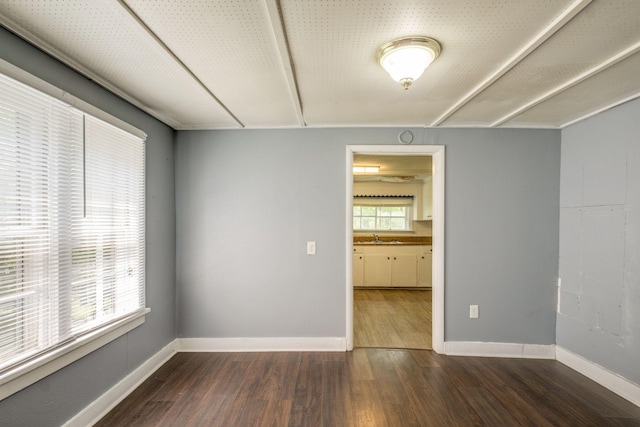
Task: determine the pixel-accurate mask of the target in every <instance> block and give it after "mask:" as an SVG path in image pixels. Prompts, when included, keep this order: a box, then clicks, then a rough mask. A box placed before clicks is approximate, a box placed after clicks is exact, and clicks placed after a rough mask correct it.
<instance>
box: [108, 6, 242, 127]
mask: <svg viewBox="0 0 640 427" xmlns="http://www.w3.org/2000/svg"><path fill="white" fill-rule="evenodd" d="M118 3H119V4H120V6H122V8H123V9H124V10H126V11H127V13H128V14H129V15H130V16H131V17H132V18H133V19H135V20H136V22H137V23H138V24H139V25H140V26H141V27H142V28H143V29H144V30H145V31H146V32H147V34H149V35H150V36H151V38H153V40H155V42H156V43H158V44H159V45H160V47H162V49H164V51H165V52H166V53H167V54H168V55H169V56H171V58H172V59H173V60H174V61H176V63H177V64H178V65H180V67H181V68H182V69H183V70H184V71H185V72H186V73H187V74H189V76H190V77H191V78H192V79H193V80H195V82H196V83H198V85H199V86H200V87H202V89H204V90H205V92H207V93H208V94H209V96H211V97H212V98H213V99H214V100H215V101H216V102H217V103H218V105H220V108H222V109H223V110H224V111H225V112H226V113H227V114H229V116H231V118H233V120H235V122H236V123H238V125H239V126H240V127H242V128H244V127H245V125H244V123H242V121H240V119H238V117H236V115H235V114H233V113H232V112H231V110H229V109H228V108H227V106H226V105H225V104H224V103H223V102H222V101H220V99H218V97H217V96H216V95H215V94H214V93H213V92H211V90H210V89H209V88H208V87H207V85H205V84H204V83H203V82H202V80H200V79H199V78H198V76H196V75H195V74H194V73H193V71H191V69H190V68H189V67H187V65H186V64H185V63H184V62H182V61H181V60H180V58H178V56H177V55H176V54H175V53H173V51H172V50H171V49H170V48H169V46H167V45H166V44H165V43H164V42H163V41H162V40H161V39H160V37H158V36H157V35H156V33H155V32H153V30H152V29H151V28H149V26H148V25H147V24H146V23H145V22H144V21H143V20H142V19H141V18H140V17H139V16H138V14H136V13H135V12H134V11H133V9H131V8H130V7H129V5H128V4H127V3H126V2H125V0H118Z"/></svg>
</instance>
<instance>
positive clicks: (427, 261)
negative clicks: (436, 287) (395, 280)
mask: <svg viewBox="0 0 640 427" xmlns="http://www.w3.org/2000/svg"><path fill="white" fill-rule="evenodd" d="M432 261H433V255H432V252H431V246H425V251H424V253H423V254H421V255H419V256H418V286H419V287H423V288H430V287H431V284H432V281H433V278H432V277H433V273H432Z"/></svg>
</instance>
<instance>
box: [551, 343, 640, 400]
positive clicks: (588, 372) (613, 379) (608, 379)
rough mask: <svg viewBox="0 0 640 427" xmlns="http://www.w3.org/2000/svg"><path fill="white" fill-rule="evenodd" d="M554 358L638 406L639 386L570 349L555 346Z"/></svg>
mask: <svg viewBox="0 0 640 427" xmlns="http://www.w3.org/2000/svg"><path fill="white" fill-rule="evenodd" d="M556 359H557V360H558V362H560V363H563V364H565V365H567V366H568V367H570V368H571V369H573V370H575V371H578V372H580V373H581V374H582V375H584V376H586V377H587V378H590V379H592V380H593V381H595V382H597V383H598V384H600V385H601V386H603V387H606V388H608V389H609V390H611V391H612V392H614V393H616V394H617V395H619V396H621V397H623V398H625V399H627V400H628V401H629V402H631V403H633V404H634V405H636V406H640V386H639V385H638V384H635V383H632V382H631V381H629V380H628V379H626V378H624V377H621V376H620V375H618V374H616V373H613V372H611V371H609V370H608V369H606V368H603V367H602V366H600V365H598V364H595V363H593V362H591V361H590V360H587V359H585V358H584V357H582V356H579V355H577V354H575V353H572V352H571V351H569V350H567V349H565V348H562V347H559V346H557V347H556Z"/></svg>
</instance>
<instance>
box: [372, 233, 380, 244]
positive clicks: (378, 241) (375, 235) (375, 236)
mask: <svg viewBox="0 0 640 427" xmlns="http://www.w3.org/2000/svg"><path fill="white" fill-rule="evenodd" d="M373 237H374V239H375V240H374V242H376V243H380V238H379V237H378V235H377V234H374V235H373Z"/></svg>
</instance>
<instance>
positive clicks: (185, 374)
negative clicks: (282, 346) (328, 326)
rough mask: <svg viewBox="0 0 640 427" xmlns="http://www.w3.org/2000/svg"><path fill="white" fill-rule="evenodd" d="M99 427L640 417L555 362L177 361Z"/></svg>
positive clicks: (239, 357)
mask: <svg viewBox="0 0 640 427" xmlns="http://www.w3.org/2000/svg"><path fill="white" fill-rule="evenodd" d="M97 426H102V427H104V426H185V427H187V426H225V427H236V426H241V427H246V426H278V427H279V426H312V427H320V426H327V427H329V426H330V427H342V426H345V427H349V426H353V427H360V426H389V427H396V426H398V427H400V426H401V427H407V426H438V427H443V426H500V427H502V426H594V427H595V426H598V427H601V426H640V408H638V407H637V406H634V405H633V404H631V403H629V402H627V401H626V400H624V399H622V398H620V397H619V396H617V395H615V394H613V393H612V392H610V391H608V390H607V389H605V388H603V387H601V386H599V385H597V384H596V383H594V382H592V381H591V380H589V379H587V378H585V377H583V376H582V375H580V374H579V373H577V372H575V371H573V370H571V369H570V368H568V367H566V366H564V365H562V364H560V363H559V362H556V361H551V360H526V359H497V358H476V357H451V356H442V355H438V354H437V353H435V352H433V351H426V350H398V349H395V350H393V349H379V348H360V349H356V350H354V351H353V352H346V353H320V352H319V353H305V352H300V353H278V352H274V353H178V354H177V355H175V356H174V357H173V358H172V359H171V360H169V361H168V362H167V363H166V364H165V365H164V366H162V367H161V368H160V369H159V370H158V371H157V372H156V373H155V374H153V375H152V376H151V377H150V378H149V379H147V380H146V381H145V382H144V383H143V384H142V385H141V386H140V387H139V388H138V389H136V390H135V391H134V392H133V393H132V394H131V395H129V396H128V397H127V398H126V399H124V400H123V401H122V402H121V403H120V404H119V405H118V406H116V407H115V408H114V409H113V410H112V411H111V412H110V413H109V414H107V415H106V416H105V417H104V418H103V419H102V420H101V421H100V422H99V423H98V424H97Z"/></svg>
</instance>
